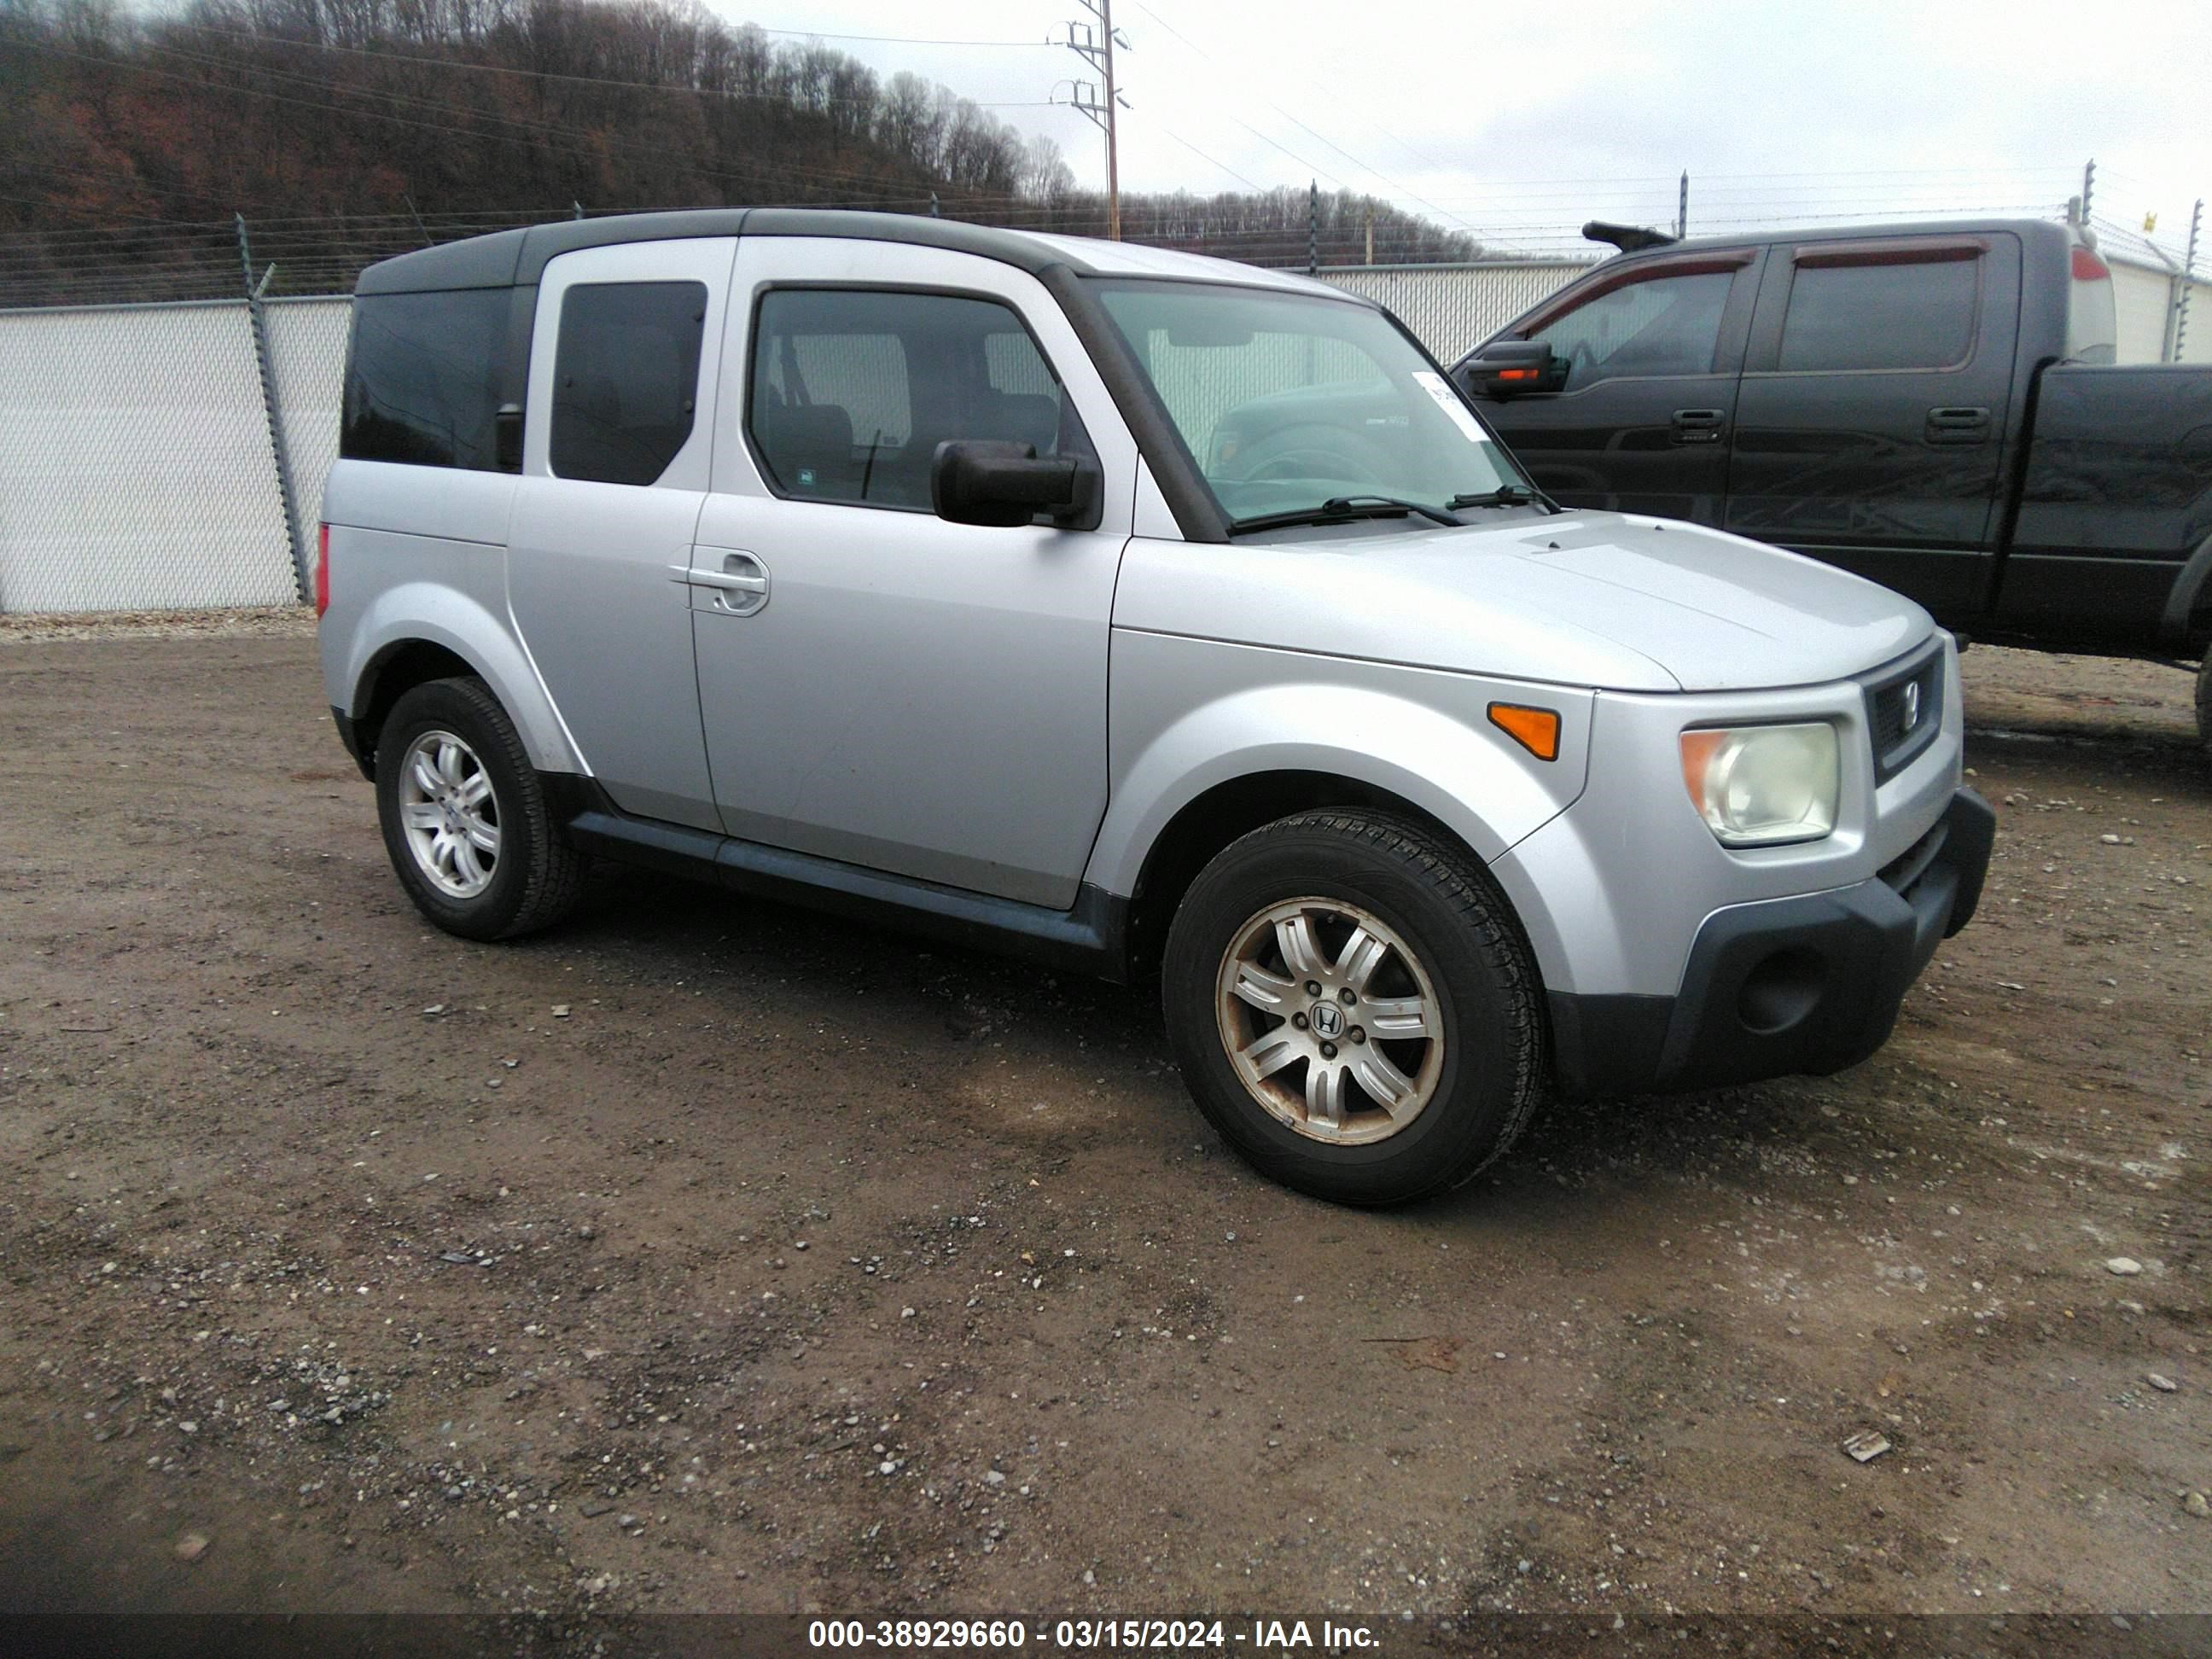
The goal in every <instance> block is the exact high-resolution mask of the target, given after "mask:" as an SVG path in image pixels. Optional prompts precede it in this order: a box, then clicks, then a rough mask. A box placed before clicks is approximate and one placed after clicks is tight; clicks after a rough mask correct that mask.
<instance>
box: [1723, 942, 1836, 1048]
mask: <svg viewBox="0 0 2212 1659" xmlns="http://www.w3.org/2000/svg"><path fill="white" fill-rule="evenodd" d="M1827 982H1828V961H1827V958H1826V957H1823V956H1821V955H1820V953H1819V952H1817V951H1808V950H1804V949H1802V948H1797V947H1793V948H1791V949H1790V950H1786V951H1775V952H1774V953H1773V955H1771V956H1769V957H1765V958H1763V959H1762V960H1761V961H1760V962H1759V964H1758V966H1756V967H1754V968H1753V969H1752V970H1751V971H1750V972H1749V973H1748V974H1746V975H1744V976H1743V987H1742V989H1741V990H1740V991H1738V992H1737V993H1736V1004H1735V1007H1736V1018H1739V1019H1741V1021H1742V1022H1743V1026H1744V1029H1745V1030H1747V1031H1750V1032H1753V1033H1754V1034H1755V1035H1757V1036H1774V1035H1775V1034H1776V1033H1777V1032H1780V1031H1786V1030H1789V1029H1790V1027H1791V1026H1793V1025H1795V1024H1797V1023H1798V1022H1799V1021H1801V1020H1802V1019H1803V1018H1805V1016H1806V1015H1808V1014H1809V1013H1811V1012H1813V1009H1814V1006H1815V1005H1816V1004H1817V1003H1819V1001H1820V993H1821V992H1822V991H1823V990H1824V989H1826V987H1827Z"/></svg>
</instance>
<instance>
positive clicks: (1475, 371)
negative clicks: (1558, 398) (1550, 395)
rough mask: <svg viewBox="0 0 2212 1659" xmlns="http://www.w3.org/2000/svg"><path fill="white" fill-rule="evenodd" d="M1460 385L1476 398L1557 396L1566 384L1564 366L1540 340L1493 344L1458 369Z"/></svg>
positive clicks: (1477, 352)
mask: <svg viewBox="0 0 2212 1659" xmlns="http://www.w3.org/2000/svg"><path fill="white" fill-rule="evenodd" d="M1459 383H1460V384H1461V385H1462V386H1464V387H1466V388H1467V390H1468V392H1470V393H1472V394H1473V395H1474V396H1475V397H1478V398H1515V397H1521V396H1523V395H1525V394H1527V393H1528V392H1557V391H1559V389H1560V388H1561V387H1562V386H1565V385H1566V383H1567V364H1566V360H1565V358H1563V357H1560V356H1556V355H1554V354H1553V350H1552V348H1551V347H1550V346H1548V345H1547V344H1546V343H1544V342H1543V341H1541V340H1492V342H1491V343H1489V344H1488V345H1486V346H1484V347H1482V348H1480V349H1479V350H1478V351H1476V353H1475V354H1474V356H1471V357H1469V358H1468V359H1467V361H1466V362H1462V364H1461V365H1460V366H1459Z"/></svg>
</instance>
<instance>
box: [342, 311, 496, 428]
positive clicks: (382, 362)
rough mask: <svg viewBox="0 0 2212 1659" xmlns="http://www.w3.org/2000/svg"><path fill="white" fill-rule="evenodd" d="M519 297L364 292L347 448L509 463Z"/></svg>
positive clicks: (348, 381)
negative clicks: (503, 457) (501, 458)
mask: <svg viewBox="0 0 2212 1659" xmlns="http://www.w3.org/2000/svg"><path fill="white" fill-rule="evenodd" d="M512 300H513V294H512V291H511V290H509V289H503V288H480V289H460V290H458V291H456V292H453V293H448V294H381V295H370V296H368V297H366V298H362V299H357V300H356V301H354V302H353V349H352V350H351V351H350V353H349V355H348V357H347V362H346V378H345V402H344V412H343V420H342V424H341V425H340V428H339V431H338V453H339V454H340V455H342V456H343V457H345V458H346V459H349V460H356V461H401V462H405V463H407V464H408V465H414V466H452V467H461V468H465V469H467V470H469V471H477V472H495V471H499V470H500V468H499V463H498V459H497V456H496V453H495V450H496V437H495V427H496V419H495V417H496V416H497V415H498V412H499V404H500V387H501V385H502V383H503V381H504V380H505V371H506V362H505V357H506V349H507V311H508V307H509V305H510V303H511V301H512Z"/></svg>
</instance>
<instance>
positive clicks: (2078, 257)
mask: <svg viewBox="0 0 2212 1659" xmlns="http://www.w3.org/2000/svg"><path fill="white" fill-rule="evenodd" d="M2111 275H2112V271H2111V270H2110V269H2109V268H2108V267H2107V266H2106V264H2105V262H2104V261H2103V260H2102V259H2100V258H2098V257H2097V256H2096V255H2095V254H2093V253H2092V252H2089V250H2088V249H2087V248H2086V247H2077V248H2075V250H2074V280H2075V282H2077V283H2101V282H2103V281H2104V280H2105V279H2106V277H2108V276H2111Z"/></svg>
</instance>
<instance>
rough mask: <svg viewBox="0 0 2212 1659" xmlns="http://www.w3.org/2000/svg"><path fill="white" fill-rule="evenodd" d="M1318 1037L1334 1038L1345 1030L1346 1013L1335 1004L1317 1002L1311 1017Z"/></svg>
mask: <svg viewBox="0 0 2212 1659" xmlns="http://www.w3.org/2000/svg"><path fill="white" fill-rule="evenodd" d="M1310 1018H1311V1019H1312V1021H1313V1029H1314V1035H1315V1036H1324V1037H1333V1036H1338V1035H1340V1033H1341V1032H1342V1031H1343V1030H1344V1012H1343V1010H1341V1009H1340V1008H1339V1007H1338V1006H1336V1005H1335V1004H1334V1003H1333V1002H1316V1004H1314V1006H1313V1013H1312V1015H1311V1016H1310Z"/></svg>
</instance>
